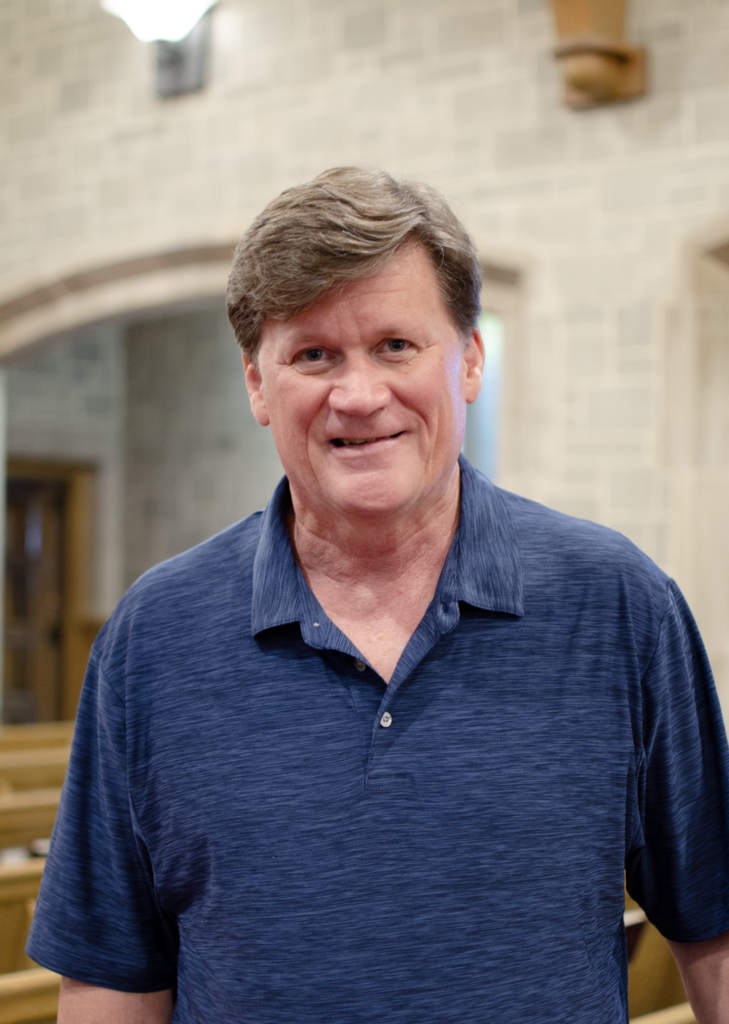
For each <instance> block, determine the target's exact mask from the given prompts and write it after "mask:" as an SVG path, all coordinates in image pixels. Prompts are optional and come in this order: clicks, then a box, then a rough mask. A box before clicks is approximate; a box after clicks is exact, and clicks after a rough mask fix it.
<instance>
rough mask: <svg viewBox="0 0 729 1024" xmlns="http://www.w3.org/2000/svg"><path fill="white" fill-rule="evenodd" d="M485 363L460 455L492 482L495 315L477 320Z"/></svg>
mask: <svg viewBox="0 0 729 1024" xmlns="http://www.w3.org/2000/svg"><path fill="white" fill-rule="evenodd" d="M478 325H479V327H480V329H481V336H482V338H483V343H484V349H485V352H486V361H485V364H484V369H483V386H482V388H481V394H480V395H479V396H478V398H477V399H476V401H475V402H474V403H473V404H472V405H469V406H468V408H467V410H466V433H465V435H464V438H463V452H464V454H465V456H466V458H467V459H468V460H469V462H470V463H471V464H472V465H473V466H475V467H476V469H478V470H480V471H481V472H482V473H483V474H485V476H487V477H488V478H489V480H492V481H494V482H496V481H497V478H498V473H499V420H500V416H499V414H500V406H501V373H502V365H503V355H504V322H503V320H502V319H501V317H500V316H498V315H497V314H496V313H489V312H484V313H482V314H481V316H480V317H479V321H478Z"/></svg>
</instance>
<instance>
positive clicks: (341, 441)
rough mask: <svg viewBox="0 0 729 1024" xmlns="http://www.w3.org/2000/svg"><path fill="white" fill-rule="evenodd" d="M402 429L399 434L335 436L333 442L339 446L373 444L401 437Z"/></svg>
mask: <svg viewBox="0 0 729 1024" xmlns="http://www.w3.org/2000/svg"><path fill="white" fill-rule="evenodd" d="M400 434H402V430H400V431H398V433H397V434H386V435H385V436H383V437H335V438H334V439H333V440H332V444H333V445H335V446H336V447H337V448H346V447H348V446H349V445H355V444H356V445H361V444H373V443H374V442H375V441H391V440H392V439H393V438H394V437H400Z"/></svg>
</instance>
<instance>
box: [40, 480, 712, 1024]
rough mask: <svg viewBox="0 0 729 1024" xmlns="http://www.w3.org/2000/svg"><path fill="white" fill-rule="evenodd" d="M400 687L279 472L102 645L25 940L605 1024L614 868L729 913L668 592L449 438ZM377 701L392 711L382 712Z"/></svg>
mask: <svg viewBox="0 0 729 1024" xmlns="http://www.w3.org/2000/svg"><path fill="white" fill-rule="evenodd" d="M461 472H462V489H461V516H460V522H459V526H458V531H457V533H456V536H455V539H454V541H453V544H452V547H451V549H450V552H449V554H448V557H447V559H446V562H445V565H444V567H443V571H442V574H441V577H440V581H439V583H438V587H437V591H436V594H435V597H434V599H433V601H432V603H431V605H430V607H429V608H428V611H427V612H426V614H425V616H424V618H423V620H422V622H421V623H420V625H419V626H418V628H417V630H416V631H415V633H414V635H413V636H412V638H411V640H410V642H409V643H408V645H407V648H406V649H405V651H404V653H403V655H402V657H401V659H400V662H399V664H398V666H397V669H396V672H395V674H394V676H393V678H392V681H391V683H390V685H389V686H387V687H386V686H384V684H383V683H382V681H381V679H380V678H379V677H378V676H377V674H376V673H375V672H374V671H373V670H372V669H371V667H370V666H369V665H368V664H367V662H366V659H365V658H363V657H362V655H361V654H360V652H359V651H358V650H357V649H356V648H355V647H354V646H353V645H352V644H351V643H350V641H349V640H348V639H347V638H346V636H344V635H343V634H342V633H341V632H340V630H339V629H337V627H336V626H335V625H334V624H333V623H332V622H331V621H330V620H329V619H328V618H327V616H326V614H325V613H324V611H323V610H322V608H321V606H320V605H319V603H318V602H317V600H316V598H315V597H314V595H313V594H312V592H311V591H310V590H309V588H308V587H307V585H306V583H305V581H304V579H303V577H302V575H301V573H300V571H299V569H298V568H297V566H296V563H295V561H294V558H293V556H292V551H291V547H290V543H289V539H288V535H287V530H286V524H285V514H286V508H287V506H288V502H289V500H290V499H289V494H288V486H287V483H286V481H285V480H284V481H282V483H281V484H280V486H279V488H278V489H277V491H276V494H275V496H274V498H273V500H272V501H271V503H270V505H269V506H268V508H267V509H266V510H265V511H264V512H263V513H258V514H256V515H253V516H251V517H249V518H248V519H245V520H243V521H242V522H240V523H238V524H236V525H235V526H232V527H231V528H230V529H228V530H226V531H224V532H223V533H221V534H218V535H217V536H216V537H213V538H212V539H211V540H209V541H207V542H205V543H204V544H201V545H200V546H199V547H197V548H194V549H193V550H192V551H189V552H187V553H185V554H183V555H180V556H179V557H177V558H174V559H172V560H170V561H168V562H165V563H164V564H162V565H160V566H157V567H156V568H155V569H152V570H151V571H150V572H148V573H147V574H146V575H145V576H143V577H142V578H141V579H140V580H139V581H138V582H137V583H136V584H135V585H134V586H133V587H132V589H131V590H130V591H129V593H128V594H127V595H126V596H125V597H124V599H123V600H122V601H121V603H120V605H119V607H118V608H117V610H116V611H115V613H114V615H113V616H112V617H111V619H110V620H109V622H108V623H107V625H106V626H105V628H104V630H103V631H102V634H101V635H100V637H99V640H98V641H97V643H96V645H95V647H94V650H93V653H92V656H91V661H90V665H89V671H88V676H87V679H86V682H85V685H84V690H83V695H82V699H81V705H80V709H79V715H78V723H77V727H76V735H75V739H74V745H73V753H72V757H71V763H70V766H69V771H68V776H67V779H66V784H65V787H64V794H63V799H62V803H61V808H60V811H59V815H58V820H57V823H56V827H55V830H54V833H53V839H52V843H51V852H50V856H49V858H48V864H47V868H46V871H45V875H44V878H43V885H42V888H41V892H40V898H39V900H38V905H37V910H36V915H35V921H34V924H33V929H32V933H31V937H30V941H29V946H28V951H29V953H30V955H31V956H32V957H33V959H34V960H37V961H38V962H39V963H41V964H44V965H45V966H47V967H49V968H51V969H53V970H55V971H59V972H60V973H62V974H64V975H68V976H70V977H72V978H77V979H79V980H81V981H85V982H90V983H91V984H95V985H101V986H106V987H109V988H117V989H123V990H127V991H138V992H144V991H153V990H156V989H163V988H167V987H170V986H173V987H176V989H177V1002H176V1006H175V1012H174V1017H173V1020H174V1021H175V1022H179V1024H182V1022H184V1024H192V1022H195V1024H203V1022H205V1024H243V1022H245V1024H383V1022H385V1021H387V1022H388V1024H441V1022H442V1024H446V1022H448V1024H451V1022H452V1024H456V1022H457V1024H471V1022H472V1024H490V1022H492V1021H499V1022H500V1024H530V1022H534V1024H556V1022H576V1024H577V1022H579V1024H583V1022H584V1024H588V1022H589V1024H618V1022H621V1024H622V1022H624V1021H625V1020H626V1018H627V1010H626V987H627V982H626V977H627V969H626V951H625V938H624V931H623V923H622V914H623V871H624V869H626V868H627V877H628V884H629V888H630V891H631V892H632V894H633V895H634V896H635V897H636V899H638V900H639V901H640V903H641V904H642V905H643V906H644V907H645V908H646V910H647V912H648V915H649V917H650V918H651V919H652V920H653V921H654V922H655V924H656V925H657V926H658V927H659V928H660V930H661V931H662V932H663V933H664V934H665V935H666V936H668V937H669V938H671V939H675V940H678V941H684V942H691V941H696V940H700V939H705V938H708V937H710V936H713V935H716V934H718V933H720V932H722V931H724V930H726V929H729V878H728V867H729V828H728V825H727V807H728V800H727V794H728V792H729V788H728V785H727V747H726V740H725V734H724V729H723V725H722V722H721V717H720V712H719V707H718V704H717V699H716V694H715V691H714V688H713V684H712V680H711V674H710V670H709V666H708V664H707V661H706V656H705V653H704V650H703V647H702V645H701V641H700V638H699V635H698V633H697V630H696V626H695V625H694V622H693V620H692V618H691V615H690V612H689V611H688V609H687V607H686V605H685V603H684V601H683V599H682V597H681V594H680V593H679V591H678V589H677V588H676V586H675V584H674V583H673V582H672V581H671V580H669V579H668V578H667V577H666V576H665V575H664V574H663V573H662V572H661V571H660V570H659V569H658V568H657V567H656V566H655V565H654V564H653V563H652V562H651V561H650V560H649V559H648V558H647V557H646V556H644V555H643V554H641V552H640V551H638V550H637V549H636V548H635V547H634V546H633V545H632V544H631V543H630V542H629V541H627V540H626V539H625V538H624V537H622V536H620V535H619V534H616V533H614V532H612V531H610V530H607V529H605V528H602V527H600V526H596V525H594V524H592V523H588V522H582V521H578V520H575V519H571V518H569V517H567V516H563V515H560V514H558V513H556V512H552V511H550V510H548V509H546V508H543V507H542V506H540V505H537V504H535V503H533V502H531V501H527V500H525V499H523V498H520V497H517V496H515V495H512V494H508V493H506V492H504V491H500V490H498V489H497V488H495V487H493V486H492V485H491V484H490V483H488V482H487V481H486V480H485V479H484V478H483V477H481V476H480V475H479V474H477V473H476V472H475V471H474V470H473V469H471V467H470V466H469V465H468V463H466V462H465V461H462V462H461ZM385 713H387V715H386V714H385Z"/></svg>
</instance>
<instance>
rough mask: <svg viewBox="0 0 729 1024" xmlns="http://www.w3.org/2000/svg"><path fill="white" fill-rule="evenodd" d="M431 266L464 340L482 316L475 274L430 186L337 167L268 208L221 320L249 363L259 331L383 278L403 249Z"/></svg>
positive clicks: (466, 247) (466, 241) (239, 256)
mask: <svg viewBox="0 0 729 1024" xmlns="http://www.w3.org/2000/svg"><path fill="white" fill-rule="evenodd" d="M409 241H413V242H417V243H419V244H420V245H422V246H423V247H424V248H425V249H426V250H427V252H428V253H429V255H430V258H431V259H432V261H433V268H434V270H435V273H436V277H437V279H438V282H439V284H440V289H441V293H442V295H443V300H444V302H445V304H446V306H447V307H448V309H449V311H450V314H451V317H452V319H453V323H454V325H455V327H456V328H457V330H458V331H459V333H460V334H462V335H463V336H464V337H466V336H467V335H469V334H470V333H471V331H472V330H473V329H474V327H475V326H476V321H477V317H478V314H479V312H480V291H481V269H480V267H479V264H478V259H477V257H476V252H475V250H474V247H473V243H472V242H471V239H470V238H469V236H468V234H467V233H466V231H465V229H464V227H463V225H462V224H461V223H460V221H459V220H458V218H457V217H456V216H455V214H454V213H453V211H452V210H451V208H450V207H449V206H448V204H447V202H446V201H445V199H444V198H443V197H442V196H441V195H440V193H439V192H436V190H435V189H434V188H431V187H430V186H429V185H423V184H420V183H418V182H410V181H395V179H394V178H391V177H390V175H389V174H386V173H385V172H384V171H371V170H365V169H363V168H360V167H335V168H333V169H332V170H329V171H324V173H323V174H320V175H319V176H318V177H316V178H314V180H313V181H310V182H307V184H305V185H297V186H296V187H294V188H290V189H287V190H286V191H285V192H282V193H281V195H280V196H279V197H278V198H277V199H274V200H273V202H271V203H269V204H268V206H267V207H266V208H265V210H264V211H263V212H262V213H261V214H260V215H259V216H258V217H257V218H256V219H255V221H254V222H253V224H252V225H251V227H250V228H249V229H248V231H247V232H246V233H245V235H244V236H243V238H242V239H241V240H240V242H239V243H238V246H237V248H236V250H235V255H234V257H233V269H232V271H231V274H230V279H229V281H228V295H227V304H228V316H229V317H230V322H231V323H232V325H233V329H234V330H235V334H236V337H237V339H238V343H239V345H240V346H241V348H242V349H243V351H244V353H245V354H246V355H247V356H248V358H249V359H251V360H255V357H256V353H257V350H258V345H259V343H260V340H261V332H262V330H263V325H264V322H265V321H266V320H267V319H271V320H290V319H291V318H292V317H294V316H296V315H297V313H301V312H303V311H304V310H305V309H308V308H310V307H311V306H312V305H313V304H314V303H315V302H316V301H317V299H319V298H320V297H321V296H322V295H323V294H324V293H325V292H326V291H328V290H329V289H330V288H333V287H335V286H337V285H344V284H346V283H347V282H348V281H354V280H357V279H359V278H365V277H374V276H375V275H376V274H378V273H380V271H382V270H384V268H385V267H386V266H387V264H388V263H389V261H390V260H391V259H392V257H393V256H394V254H395V252H396V251H397V250H398V248H399V247H400V246H401V245H403V243H405V242H409Z"/></svg>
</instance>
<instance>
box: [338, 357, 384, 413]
mask: <svg viewBox="0 0 729 1024" xmlns="http://www.w3.org/2000/svg"><path fill="white" fill-rule="evenodd" d="M389 401H390V389H389V387H388V386H387V384H386V383H385V381H384V380H383V378H382V371H381V370H380V369H379V368H378V367H374V366H373V367H367V366H358V367H356V368H355V367H353V368H351V369H348V370H343V371H342V374H341V376H340V377H339V378H338V379H337V381H336V382H335V383H334V387H333V388H332V390H331V392H330V395H329V405H330V408H332V409H333V410H334V411H335V412H339V413H343V414H344V415H347V416H371V415H372V413H374V412H377V411H378V410H379V409H384V407H385V406H386V405H387V404H388V403H389Z"/></svg>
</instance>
